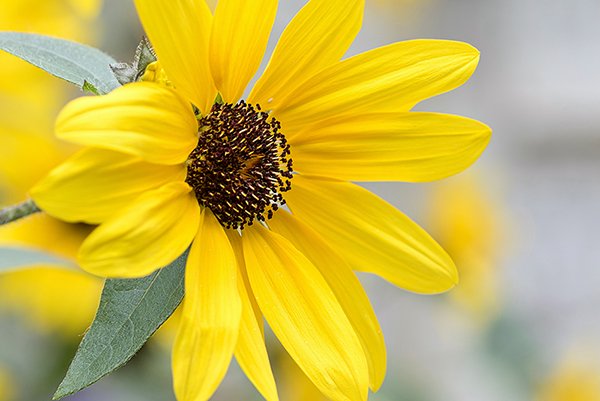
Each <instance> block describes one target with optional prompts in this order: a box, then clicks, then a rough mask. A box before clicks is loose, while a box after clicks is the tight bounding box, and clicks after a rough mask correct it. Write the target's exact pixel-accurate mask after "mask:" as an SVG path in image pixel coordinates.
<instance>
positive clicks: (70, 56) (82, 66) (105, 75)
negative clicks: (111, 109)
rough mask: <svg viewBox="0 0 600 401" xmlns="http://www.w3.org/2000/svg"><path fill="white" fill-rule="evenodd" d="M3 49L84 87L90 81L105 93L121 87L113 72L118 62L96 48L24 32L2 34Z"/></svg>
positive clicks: (0, 47) (1, 44)
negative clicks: (111, 65) (113, 66)
mask: <svg viewBox="0 0 600 401" xmlns="http://www.w3.org/2000/svg"><path fill="white" fill-rule="evenodd" d="M0 50H4V51H5V52H8V53H10V54H12V55H14V56H17V57H19V58H21V59H23V60H25V61H27V62H28V63H31V64H33V65H35V66H36V67H39V68H41V69H42V70H44V71H47V72H49V73H50V74H52V75H54V76H56V77H58V78H61V79H64V80H66V81H69V82H71V83H73V84H75V85H77V86H78V87H80V88H83V86H84V84H85V82H86V81H87V82H88V83H89V84H90V85H92V86H93V87H95V88H97V89H98V92H100V93H101V94H105V93H108V92H110V91H111V90H113V89H115V88H117V87H119V86H120V84H119V82H118V81H117V79H116V78H115V76H114V75H113V73H112V70H111V69H110V64H114V63H115V60H114V59H113V58H112V57H110V56H109V55H107V54H105V53H103V52H101V51H100V50H98V49H95V48H93V47H90V46H87V45H83V44H80V43H76V42H72V41H69V40H64V39H59V38H53V37H50V36H44V35H37V34H32V33H22V32H0Z"/></svg>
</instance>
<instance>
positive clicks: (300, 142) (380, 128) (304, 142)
mask: <svg viewBox="0 0 600 401" xmlns="http://www.w3.org/2000/svg"><path fill="white" fill-rule="evenodd" d="M490 137H491V129H490V128H489V127H488V126H487V125H485V124H482V123H480V122H479V121H476V120H471V119H468V118H464V117H459V116H453V115H447V114H436V113H412V112H411V113H369V114H357V115H353V116H347V117H344V118H338V119H333V120H329V121H327V122H321V123H319V124H315V125H312V126H309V127H306V128H305V129H303V130H302V131H300V132H299V133H298V134H297V135H293V136H292V137H290V138H289V141H290V144H291V146H292V149H293V159H294V169H295V170H296V171H299V172H300V173H303V174H308V175H324V176H327V177H333V178H337V179H340V180H348V181H409V182H421V181H433V180H439V179H441V178H445V177H448V176H450V175H453V174H456V173H459V172H461V171H462V170H464V169H465V168H467V167H468V166H470V165H471V164H472V163H473V162H475V160H476V159H477V158H478V157H479V156H480V155H481V153H482V152H483V150H484V149H485V147H486V146H487V144H488V142H489V140H490Z"/></svg>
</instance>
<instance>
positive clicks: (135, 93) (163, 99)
mask: <svg viewBox="0 0 600 401" xmlns="http://www.w3.org/2000/svg"><path fill="white" fill-rule="evenodd" d="M197 132H198V122H197V120H196V117H195V116H194V112H193V110H192V107H191V105H190V104H189V103H188V102H187V101H186V100H185V99H183V98H182V97H180V96H179V95H178V94H177V93H176V92H175V91H174V90H172V89H168V88H166V87H163V86H161V85H158V84H154V83H144V82H139V83H133V84H129V85H125V86H123V87H120V88H118V89H116V90H114V91H113V92H111V93H110V94H108V95H105V96H89V97H82V98H79V99H76V100H74V101H72V102H71V103H69V104H68V105H67V106H66V107H65V108H64V109H63V110H62V111H61V113H60V115H59V116H58V119H57V122H56V135H57V136H58V137H59V138H61V139H65V140H67V141H70V142H75V143H78V144H80V145H87V146H95V147H100V148H106V149H112V150H117V151H120V152H124V153H128V154H131V155H134V156H139V157H141V158H142V159H144V160H146V161H149V162H151V163H159V164H178V163H183V162H184V161H185V160H186V159H187V157H188V156H189V154H190V153H191V152H192V150H194V148H195V147H196V145H197V143H198V136H197Z"/></svg>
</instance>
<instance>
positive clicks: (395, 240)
mask: <svg viewBox="0 0 600 401" xmlns="http://www.w3.org/2000/svg"><path fill="white" fill-rule="evenodd" d="M285 198H286V201H287V204H288V205H289V207H290V209H291V210H292V213H294V215H295V216H296V217H298V218H299V219H300V220H302V221H304V222H305V223H307V224H308V225H309V226H311V227H312V228H313V229H314V230H315V231H317V232H318V233H319V234H320V235H321V236H322V237H323V238H324V239H325V240H326V241H327V243H328V244H329V245H330V246H331V247H332V248H333V249H334V250H335V251H336V252H337V253H338V254H339V255H342V256H343V257H344V258H345V259H346V260H347V261H348V262H349V263H350V266H351V267H352V268H353V269H356V270H360V271H365V272H369V273H375V274H378V275H380V276H382V277H383V278H385V279H386V280H388V281H390V282H391V283H393V284H395V285H397V286H399V287H402V288H404V289H407V290H409V291H414V292H419V293H437V292H442V291H446V290H448V289H449V288H451V287H453V286H454V285H455V284H456V283H457V282H458V273H457V271H456V267H455V266H454V263H453V262H452V260H451V259H450V257H449V256H448V254H447V253H446V252H445V251H444V250H443V249H442V248H441V247H440V246H439V245H438V244H437V243H436V242H435V241H434V240H433V239H432V238H431V237H430V236H429V235H428V234H427V233H426V232H425V231H424V230H423V229H422V228H421V227H419V226H418V225H417V224H415V223H414V222H413V221H412V220H410V219H409V218H408V217H406V216H405V215H404V214H402V213H401V212H400V211H398V210H397V209H396V208H394V207H393V206H392V205H390V204H389V203H387V202H385V201H384V200H383V199H381V198H379V197H377V196H375V195H374V194H372V193H371V192H369V191H367V190H366V189H364V188H361V187H359V186H357V185H354V184H351V183H349V182H343V181H335V180H328V179H323V178H317V177H304V176H302V175H296V176H295V177H294V181H293V187H292V190H291V191H289V192H286V196H285Z"/></svg>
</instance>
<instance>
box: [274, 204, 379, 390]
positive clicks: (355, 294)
mask: <svg viewBox="0 0 600 401" xmlns="http://www.w3.org/2000/svg"><path fill="white" fill-rule="evenodd" d="M269 227H270V228H271V229H272V230H273V231H274V232H276V233H278V234H281V235H282V236H284V237H285V238H287V239H288V240H289V241H290V242H291V243H292V244H293V245H294V246H295V247H296V248H298V250H299V251H300V252H302V253H303V254H304V255H305V256H306V257H308V259H310V261H311V262H312V263H313V264H314V265H315V267H317V269H319V271H320V272H321V274H322V275H323V277H324V278H325V280H326V281H327V284H329V286H330V287H331V290H332V291H333V293H334V294H335V296H336V298H337V299H338V301H339V302H340V305H341V306H342V309H344V312H345V313H346V316H348V320H350V323H351V324H352V327H353V328H354V330H355V331H356V334H357V335H358V339H359V340H360V342H361V344H362V347H363V350H364V352H365V356H366V358H367V362H368V364H369V378H370V379H369V380H370V387H371V389H373V391H377V389H379V387H381V384H382V383H383V379H384V378H385V370H386V351H385V342H384V340H383V333H382V332H381V328H380V327H379V322H378V321H377V316H375V312H374V311H373V308H372V307H371V303H370V302H369V298H368V297H367V294H366V293H365V291H364V289H363V288H362V285H361V284H360V282H359V281H358V278H357V277H356V276H355V275H354V272H353V271H352V269H350V266H348V264H347V263H346V261H345V260H343V259H342V258H341V257H340V256H339V255H338V254H336V253H335V252H334V251H333V250H332V249H331V248H330V247H329V246H328V245H327V243H325V242H324V241H323V239H322V238H321V237H320V236H319V235H318V234H317V233H316V232H314V231H313V230H312V229H311V228H310V227H308V226H307V225H306V224H304V223H302V222H301V221H299V220H298V219H296V218H295V217H294V216H292V215H291V214H289V213H287V212H285V211H280V212H277V213H275V215H274V216H273V218H272V219H271V220H269Z"/></svg>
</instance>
